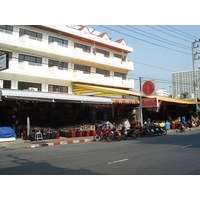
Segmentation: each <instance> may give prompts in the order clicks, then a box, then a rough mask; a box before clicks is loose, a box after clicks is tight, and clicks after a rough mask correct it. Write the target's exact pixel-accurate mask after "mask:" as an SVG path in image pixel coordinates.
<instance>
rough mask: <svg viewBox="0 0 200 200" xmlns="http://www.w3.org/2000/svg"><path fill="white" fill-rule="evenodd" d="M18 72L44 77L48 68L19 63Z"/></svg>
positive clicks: (30, 63) (25, 62)
mask: <svg viewBox="0 0 200 200" xmlns="http://www.w3.org/2000/svg"><path fill="white" fill-rule="evenodd" d="M18 72H19V73H20V72H21V73H23V74H27V75H36V74H37V75H40V76H42V75H45V74H47V73H48V67H47V66H45V65H42V64H38V63H32V62H27V61H24V62H19V63H18Z"/></svg>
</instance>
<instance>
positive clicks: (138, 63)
mask: <svg viewBox="0 0 200 200" xmlns="http://www.w3.org/2000/svg"><path fill="white" fill-rule="evenodd" d="M133 62H134V63H137V64H140V65H145V66H149V67H153V68H156V69H161V70H165V71H169V72H174V71H172V70H169V69H164V68H161V67H157V66H153V65H149V64H145V63H141V62H137V61H133Z"/></svg>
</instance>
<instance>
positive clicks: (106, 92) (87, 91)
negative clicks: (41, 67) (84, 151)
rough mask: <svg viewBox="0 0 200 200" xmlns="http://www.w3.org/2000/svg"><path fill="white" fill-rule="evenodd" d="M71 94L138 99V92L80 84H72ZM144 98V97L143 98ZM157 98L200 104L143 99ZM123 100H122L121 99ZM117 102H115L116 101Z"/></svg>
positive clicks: (191, 102) (190, 102) (183, 100)
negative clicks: (119, 96) (120, 96)
mask: <svg viewBox="0 0 200 200" xmlns="http://www.w3.org/2000/svg"><path fill="white" fill-rule="evenodd" d="M72 86H73V93H74V94H77V95H92V96H104V97H106V96H115V95H124V96H135V97H140V92H137V91H132V90H128V89H127V90H126V89H118V88H109V87H103V86H94V85H87V84H80V83H72ZM143 97H144V96H143ZM155 97H157V98H158V100H159V101H166V102H171V103H179V104H200V102H195V101H190V100H185V99H177V98H170V97H164V96H158V95H154V96H145V98H155ZM121 100H124V99H121ZM116 101H117V100H116Z"/></svg>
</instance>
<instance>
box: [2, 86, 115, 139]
mask: <svg viewBox="0 0 200 200" xmlns="http://www.w3.org/2000/svg"><path fill="white" fill-rule="evenodd" d="M0 98H1V101H0V112H1V115H0V126H10V127H12V128H13V129H14V130H15V132H16V134H17V137H21V133H22V132H23V130H24V129H26V127H27V118H29V119H30V127H31V130H33V131H38V130H39V131H40V130H43V131H44V130H45V131H46V132H58V130H60V129H62V130H63V129H72V128H78V127H79V128H80V127H81V129H83V128H85V130H86V127H87V129H90V130H93V129H94V127H92V126H91V125H92V122H93V121H94V120H95V119H96V118H97V117H98V116H97V115H99V114H100V113H99V112H97V111H99V106H98V105H102V106H106V107H107V108H108V112H107V113H108V114H107V115H109V113H111V105H112V103H113V101H112V100H111V99H109V98H103V97H90V96H82V95H70V94H63V93H62V94H61V93H45V92H33V91H20V90H8V89H1V90H0ZM105 113H106V112H104V115H105ZM49 135H50V134H49Z"/></svg>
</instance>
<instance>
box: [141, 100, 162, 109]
mask: <svg viewBox="0 0 200 200" xmlns="http://www.w3.org/2000/svg"><path fill="white" fill-rule="evenodd" d="M142 107H158V99H157V98H149V99H142Z"/></svg>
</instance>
